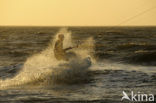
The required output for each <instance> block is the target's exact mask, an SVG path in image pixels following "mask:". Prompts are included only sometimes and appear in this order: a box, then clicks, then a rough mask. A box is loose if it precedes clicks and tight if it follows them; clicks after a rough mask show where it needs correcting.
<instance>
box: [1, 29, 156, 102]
mask: <svg viewBox="0 0 156 103" xmlns="http://www.w3.org/2000/svg"><path fill="white" fill-rule="evenodd" d="M59 29H60V27H0V78H1V79H3V80H4V79H11V78H13V77H14V76H15V75H17V73H19V72H20V71H21V68H22V66H23V64H24V63H25V61H26V60H27V58H28V57H31V56H32V55H34V54H36V53H39V52H41V51H43V50H44V49H45V48H47V46H48V44H49V42H50V40H51V38H53V36H54V35H55V34H56V33H57V32H58V31H59ZM68 29H69V30H70V31H71V32H72V39H73V41H75V42H76V41H77V40H80V42H83V41H85V40H86V38H88V37H93V38H94V40H95V49H94V52H93V54H94V56H95V58H96V60H97V63H96V64H94V65H93V66H92V67H91V68H90V71H88V73H87V75H88V78H90V79H89V81H85V82H82V83H75V84H65V85H54V86H48V87H46V86H43V87H40V88H38V87H36V88H35V89H34V87H33V88H31V87H27V88H24V89H23V88H22V87H14V88H9V89H0V102H1V103H7V102H12V103H56V102H58V103H72V102H73V103H81V102H85V103H86V102H89V103H90V102H93V103H99V102H100V103H118V102H119V103H120V102H121V98H122V91H127V92H128V93H130V92H131V91H134V92H135V93H137V92H141V93H146V94H151V93H152V94H154V95H156V27H69V28H68ZM0 85H1V84H0ZM121 103H122V102H121Z"/></svg>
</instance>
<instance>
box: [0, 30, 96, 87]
mask: <svg viewBox="0 0 156 103" xmlns="http://www.w3.org/2000/svg"><path fill="white" fill-rule="evenodd" d="M60 33H62V34H64V36H65V40H64V47H65V48H66V47H69V46H72V45H74V44H73V42H72V39H71V34H72V33H71V32H70V31H68V30H67V28H63V29H61V30H60V31H59V32H58V33H57V34H56V35H55V36H54V38H53V40H51V42H50V43H49V46H48V47H47V49H45V50H43V51H42V52H41V53H38V54H35V55H33V56H31V57H29V58H28V59H27V60H26V62H25V63H24V66H23V68H22V70H21V71H20V72H19V73H18V74H17V75H16V76H15V77H13V78H11V79H6V80H0V88H8V87H14V86H25V85H28V84H29V85H30V84H31V85H43V84H56V83H75V82H80V81H81V80H82V79H84V78H85V76H86V75H85V73H86V72H87V71H88V68H89V67H90V66H91V64H92V63H91V61H93V58H92V55H91V52H92V51H93V48H94V41H93V39H92V38H88V39H87V40H86V42H84V43H82V44H81V45H80V46H79V48H77V49H73V50H71V52H74V53H76V55H77V57H76V58H73V59H71V60H69V61H57V60H56V59H55V57H54V53H53V48H54V44H55V42H56V40H57V37H58V34H60Z"/></svg>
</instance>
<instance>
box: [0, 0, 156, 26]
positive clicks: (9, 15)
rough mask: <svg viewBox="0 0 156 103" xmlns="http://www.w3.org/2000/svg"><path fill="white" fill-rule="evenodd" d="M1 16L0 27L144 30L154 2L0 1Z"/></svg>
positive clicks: (153, 18)
mask: <svg viewBox="0 0 156 103" xmlns="http://www.w3.org/2000/svg"><path fill="white" fill-rule="evenodd" d="M151 8H152V9H151ZM144 11H146V12H144ZM0 13H1V15H0V25H17V26H20V25H21V26H145V25H156V0H0ZM131 18H132V19H131ZM127 20H128V21H127ZM124 21H126V22H124ZM119 24H120V25H119Z"/></svg>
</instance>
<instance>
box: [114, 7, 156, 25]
mask: <svg viewBox="0 0 156 103" xmlns="http://www.w3.org/2000/svg"><path fill="white" fill-rule="evenodd" d="M155 8H156V6H154V7H152V8H149V9H146V10H145V11H142V12H140V13H138V14H136V15H134V16H132V17H130V18H128V19H126V20H124V21H122V22H121V23H119V24H118V25H117V26H120V25H122V24H124V23H126V22H129V21H131V20H133V19H135V18H136V17H138V16H141V15H143V14H145V13H147V12H149V11H151V10H153V9H155Z"/></svg>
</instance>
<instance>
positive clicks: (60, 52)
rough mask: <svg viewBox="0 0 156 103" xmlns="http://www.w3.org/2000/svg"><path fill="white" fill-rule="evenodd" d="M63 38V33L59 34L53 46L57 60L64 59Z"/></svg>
mask: <svg viewBox="0 0 156 103" xmlns="http://www.w3.org/2000/svg"><path fill="white" fill-rule="evenodd" d="M63 40H64V35H63V34H59V35H58V40H57V41H56V43H55V47H54V55H55V58H56V59H57V60H66V57H65V50H64V49H63Z"/></svg>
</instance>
